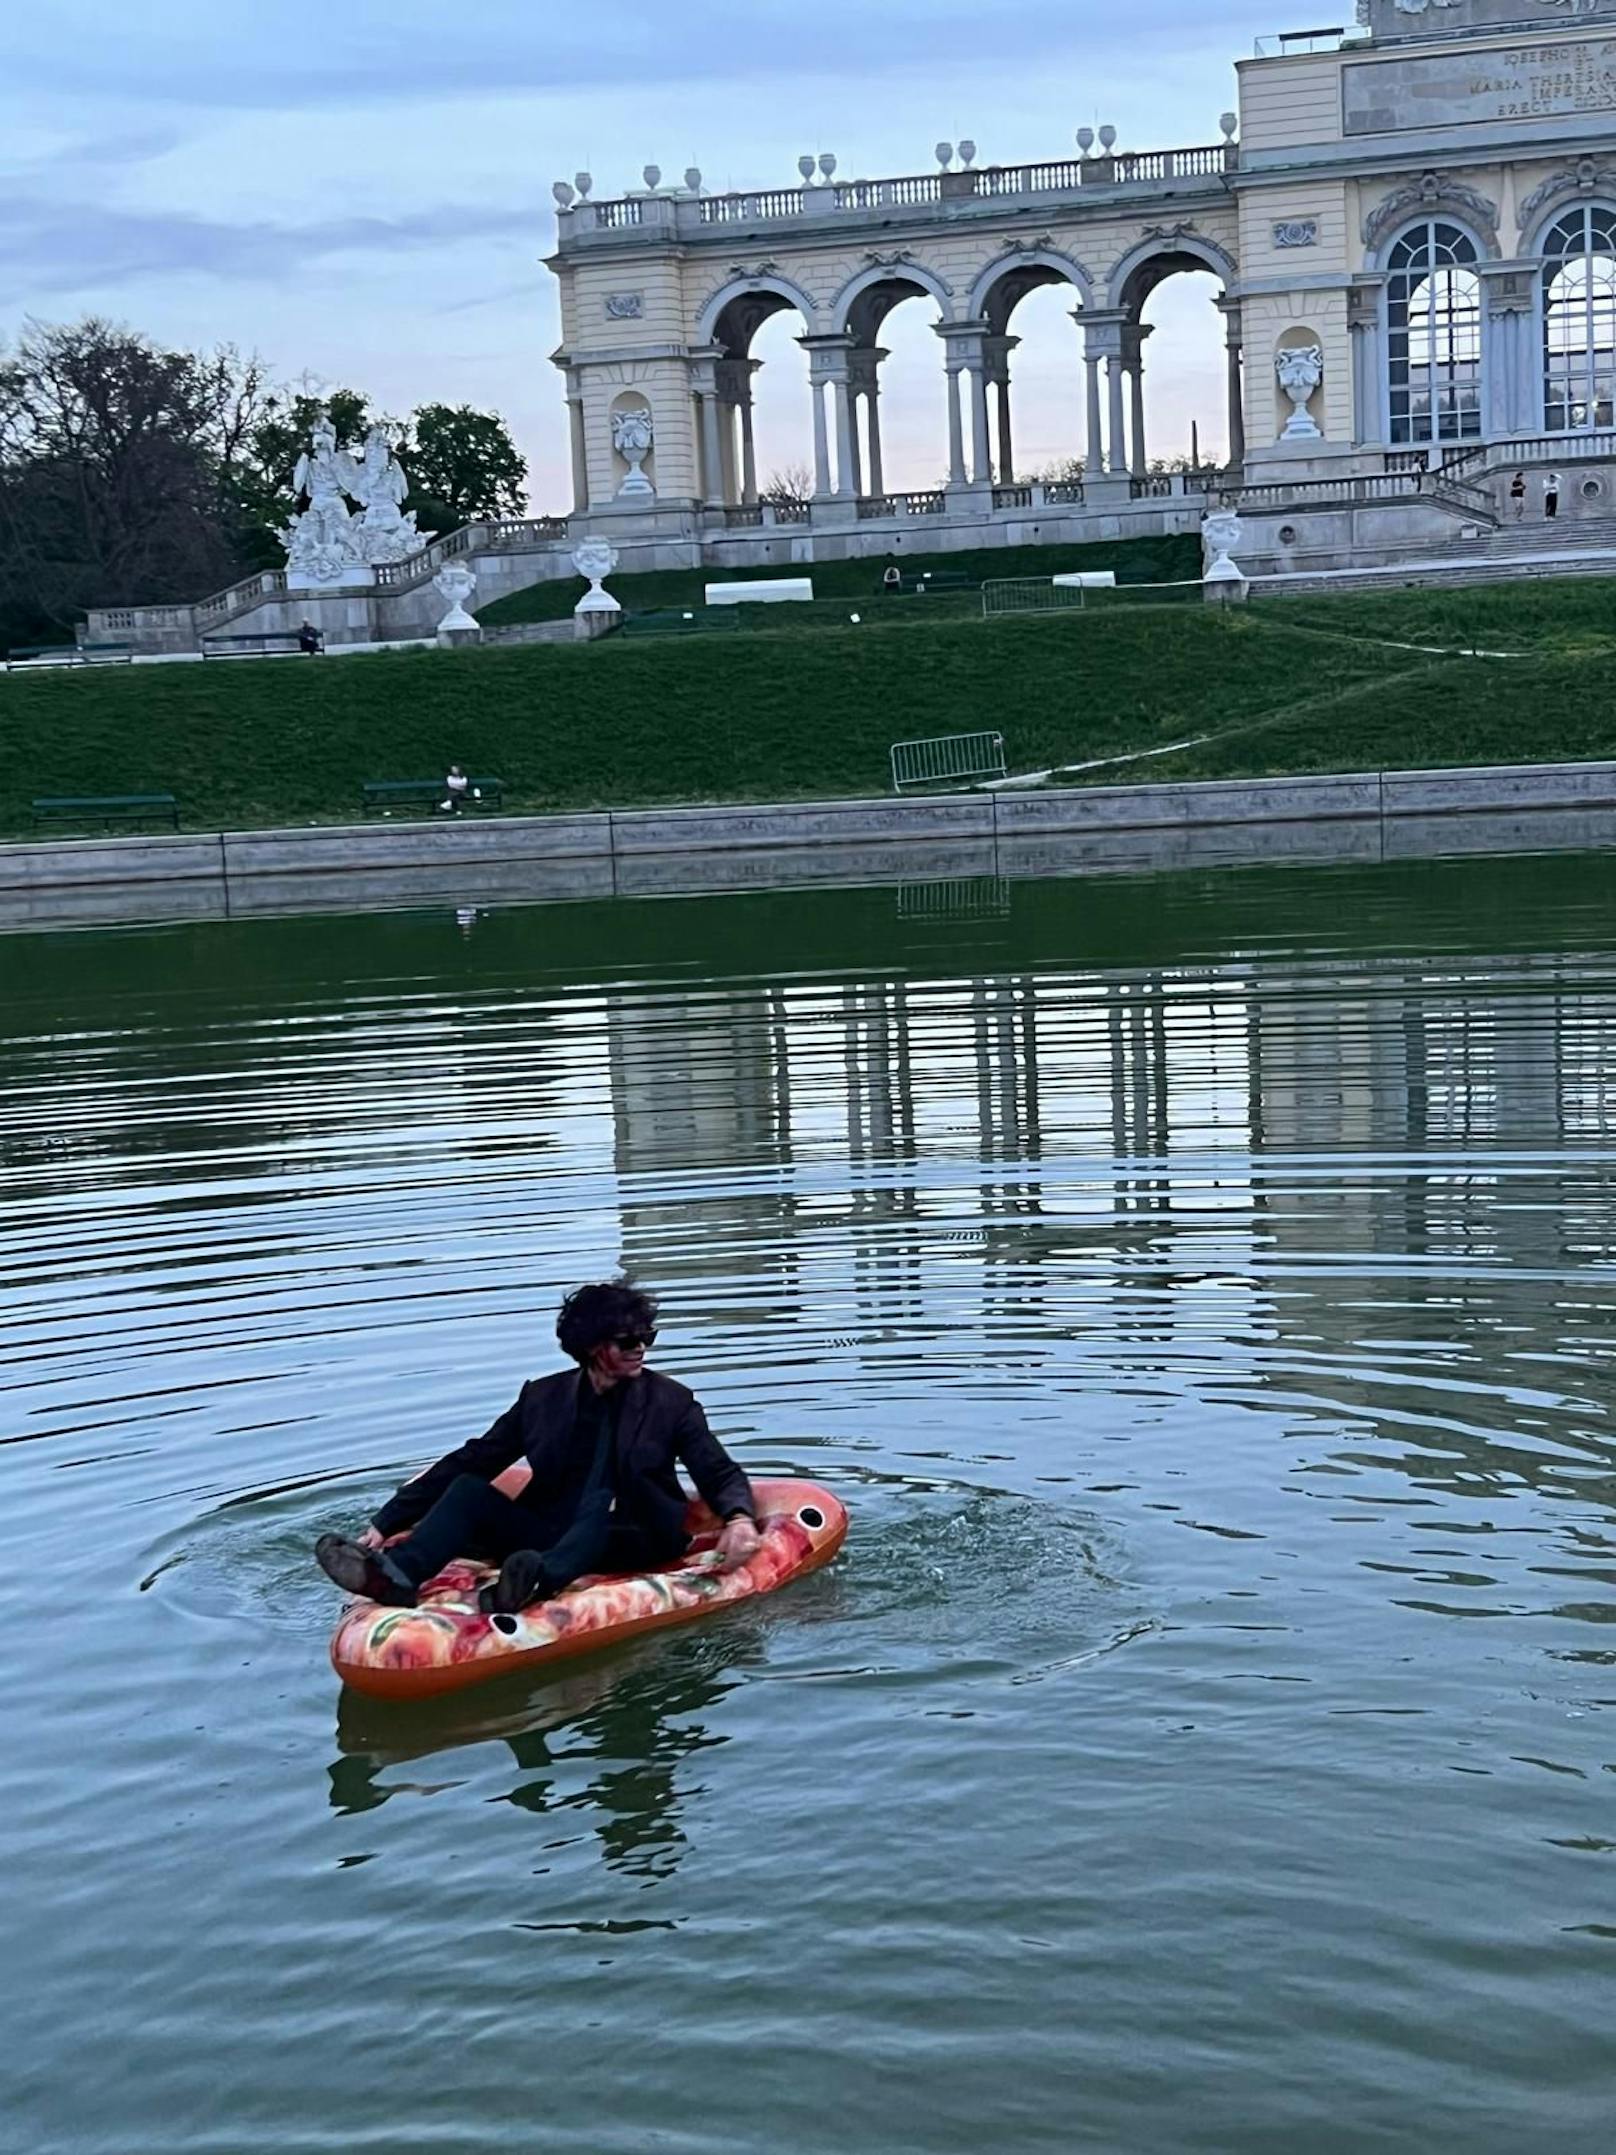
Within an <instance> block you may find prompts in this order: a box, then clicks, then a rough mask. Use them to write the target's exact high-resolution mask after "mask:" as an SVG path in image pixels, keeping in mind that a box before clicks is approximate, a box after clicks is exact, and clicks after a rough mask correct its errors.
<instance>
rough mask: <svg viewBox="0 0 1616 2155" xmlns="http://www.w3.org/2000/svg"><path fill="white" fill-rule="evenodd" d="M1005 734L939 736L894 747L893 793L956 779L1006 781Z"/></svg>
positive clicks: (942, 734)
mask: <svg viewBox="0 0 1616 2155" xmlns="http://www.w3.org/2000/svg"><path fill="white" fill-rule="evenodd" d="M1006 776H1008V770H1007V767H1006V764H1005V760H1004V735H1003V734H1002V733H939V734H934V735H933V736H932V737H931V738H930V739H928V740H924V741H894V742H893V744H892V790H893V792H894V793H901V792H902V791H903V789H904V787H905V786H936V785H942V784H944V783H946V782H947V781H948V780H950V779H954V778H1004V777H1006Z"/></svg>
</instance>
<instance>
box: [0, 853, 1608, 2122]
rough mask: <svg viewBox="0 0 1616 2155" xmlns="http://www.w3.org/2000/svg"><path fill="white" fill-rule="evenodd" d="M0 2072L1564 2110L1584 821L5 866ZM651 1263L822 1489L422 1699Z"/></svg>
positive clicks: (1351, 2113)
mask: <svg viewBox="0 0 1616 2155" xmlns="http://www.w3.org/2000/svg"><path fill="white" fill-rule="evenodd" d="M0 981H3V991H4V992H3V1016H0V1176H3V1187H4V1193H5V1204H4V1208H3V1212H0V1281H3V1295H0V1440H3V1442H0V1469H3V1472H4V1475H5V1489H6V1497H7V1502H6V1507H5V1519H6V1523H7V1541H6V1551H5V1564H4V1569H3V1572H0V1592H3V1594H4V1597H5V1623H4V1637H5V1640H6V1644H7V1649H8V1651H7V1656H6V1686H7V1698H6V1714H5V1727H6V1732H7V1738H8V1742H7V1763H8V1773H7V1796H6V1807H5V1845H6V1848H7V1862H6V1870H5V1879H6V1890H5V1894H4V1899H3V1904H0V1905H3V1907H4V1935H5V1940H6V1950H5V1953H4V1957H3V1961H0V1965H3V1967H4V1971H5V1982H6V1990H7V2004H6V2015H5V2024H6V2027H7V2032H8V2035H9V2038H10V2041H9V2046H8V2065H7V2069H6V2074H5V2077H4V2080H3V2081H0V2144H3V2145H4V2146H5V2147H7V2148H16V2149H18V2150H26V2151H28V2155H36V2151H38V2155H56V2151H63V2155H67V2151H71V2155H79V2151H95V2155H102V2151H105V2155H203V2151H206V2155H241V2151H245V2150H255V2149H266V2150H273V2151H276V2155H304V2151H308V2155H314V2151H319V2155H327V2151H331V2155H337V2151H341V2155H353V2151H363V2155H482V2151H484V2150H488V2151H494V2150H499V2151H502V2155H503V2151H505V2150H510V2149H518V2148H520V2149H542V2150H546V2151H549V2150H558V2151H573V2150H577V2151H580V2155H582V2151H585V2150H587V2151H590V2155H618V2151H621V2155H639V2151H642V2150H668V2151H677V2155H684V2151H690V2155H695V2151H698V2150H699V2151H703V2155H705V2151H707V2150H711V2149H716V2148H724V2149H733V2150H736V2151H745V2155H754V2151H755V2155H777V2151H793V2155H820V2151H825V2155H829V2151H833V2150H835V2151H842V2150H849V2149H852V2150H864V2149H877V2148H879V2149H883V2150H886V2149H892V2150H898V2151H904V2155H908V2151H913V2155H944V2151H953V2150H972V2151H975V2150H979V2149H981V2148H983V2147H984V2146H993V2147H997V2148H1001V2149H1008V2150H1016V2151H1021V2150H1044V2149H1048V2150H1071V2149H1082V2150H1099V2151H1105V2155H1112V2151H1121V2155H1133V2151H1148V2155H1156V2151H1162V2155H1178V2151H1189V2155H1200V2151H1213V2150H1216V2151H1238V2155H1267V2151H1270V2150H1272V2151H1275V2155H1278V2151H1281V2150H1284V2151H1286V2155H1291V2151H1295V2150H1306V2151H1308V2155H1335V2151H1349V2150H1350V2151H1358V2150H1381V2149H1396V2150H1402V2149H1408V2150H1420V2151H1429V2150H1433V2149H1435V2150H1448V2149H1452V2150H1456V2151H1457V2150H1463V2151H1465V2155H1491V2151H1495V2150H1496V2151H1499V2155H1505V2151H1509V2155H1514V2151H1518V2150H1520V2149H1523V2148H1535V2147H1540V2146H1543V2147H1553V2148H1554V2149H1555V2150H1557V2151H1561V2155H1582V2151H1589V2155H1592V2151H1594V2150H1600V2151H1603V2150H1605V2149H1607V2148H1608V2147H1609V2146H1610V2145H1611V2139H1612V2134H1611V2100H1610V2091H1611V2074H1612V2067H1613V2065H1616V2038H1613V2037H1612V2034H1611V2029H1610V2022H1611V2015H1610V2011H1609V2004H1610V1996H1611V1989H1610V1980H1611V1974H1612V1971H1613V1968H1616V1960H1613V1955H1616V1815H1613V1805H1616V1780H1613V1779H1612V1776H1613V1774H1616V1720H1613V1719H1610V1718H1607V1717H1608V1716H1611V1715H1612V1711H1613V1708H1616V1673H1613V1671H1612V1667H1611V1663H1612V1657H1613V1651H1616V1632H1613V1630H1612V1628H1611V1620H1612V1617H1613V1616H1616V1594H1613V1591H1612V1587H1613V1582H1616V1444H1613V1436H1616V1431H1613V1426H1612V1418H1611V1413H1610V1381H1609V1380H1610V1372H1611V1368H1612V1361H1613V1356H1616V1317H1613V1307H1612V1305H1613V1290H1616V1257H1613V1229H1616V1179H1613V1170H1616V1127H1613V1118H1616V1077H1613V1075H1612V1069H1613V1065H1612V1055H1611V1050H1612V1047H1613V1045H1616V856H1605V855H1582V856H1576V857H1570V858H1560V859H1553V858H1541V859H1525V860H1516V861H1509V860H1504V861H1499V860H1493V861H1489V862H1483V863H1433V864H1426V865H1423V866H1418V867H1404V868H1396V867H1384V868H1374V869H1365V868H1336V869H1330V868H1311V869H1296V870H1266V871H1260V872H1255V871H1254V872H1246V873H1223V874H1203V875H1197V876H1183V877H1177V878H1160V879H1156V880H1150V879H1138V880H1123V879H1112V880H1102V881H1088V882H1082V881H1073V882H1066V883H1044V884H1039V883H1026V884H1016V885H1012V886H998V885H995V884H992V883H984V884H982V885H972V886H965V885H962V886H958V887H956V888H953V889H939V890H937V891H932V892H926V891H915V890H906V891H903V892H894V891H847V892H816V893H812V894H808V895H793V896H777V897H766V898H764V897H758V898H726V899H716V900H701V901H684V902H676V901H669V902H664V903H662V904H653V903H642V904H628V903H624V904H620V905H618V906H616V907H605V906H601V907H588V906H573V907H559V906H557V907H549V908H532V909H526V910H522V909H513V910H509V911H504V912H498V913H494V914H488V915H477V916H473V915H471V914H467V915H466V916H465V917H464V918H462V919H460V920H457V919H456V918H455V916H454V914H453V913H452V911H442V912H436V913H415V914H397V915H391V916H386V917H379V918H363V917H359V918H355V917H344V918H340V919H330V920H317V921H315V920H310V921H283V922H260V923H249V924H236V925H219V926H207V927H192V928H180V929H162V930H132V931H125V932H121V933H94V934H92V933H85V934H81V935H76V936H75V935H63V934H52V935H38V936H31V937H16V938H12V939H11V940H9V941H7V942H4V943H0ZM620 1263H621V1264H626V1265H627V1266H629V1267H630V1268H631V1269H632V1270H633V1271H634V1272H635V1273H636V1274H637V1275H639V1276H640V1277H641V1278H643V1279H644V1280H645V1281H647V1282H648V1283H651V1284H652V1285H654V1286H655V1287H656V1288H657V1289H658V1290H659V1291H660V1292H661V1294H662V1296H663V1298H664V1320H663V1326H664V1328H663V1336H662V1339H661V1341H660V1342H659V1345H658V1349H657V1358H658V1360H659V1361H660V1363H661V1365H662V1366H663V1367H665V1368H667V1369H669V1370H671V1371H673V1372H675V1373H677V1374H678V1375H680V1376H682V1377H684V1378H685V1379H687V1380H688V1381H689V1382H691V1383H692V1384H694V1385H695V1387H696V1388H697V1390H698V1391H699V1392H700V1394H701V1396H702V1397H703V1399H704V1401H705V1402H706V1404H707V1407H708V1409H709V1412H710V1414H711V1416H712V1419H713V1421H714V1423H715V1425H716V1426H717V1427H718V1428H719V1430H720V1431H721V1432H722V1433H723V1434H724V1435H725V1436H726V1437H727V1438H728V1440H729V1441H730V1442H731V1443H732V1444H733V1446H734V1448H735V1449H736V1450H737V1452H738V1453H739V1454H740V1455H741V1457H742V1458H743V1459H744V1460H745V1461H746V1463H747V1464H748V1465H749V1466H751V1467H752V1468H753V1469H754V1470H758V1471H764V1472H767V1471H775V1470H780V1469H787V1468H789V1469H795V1470H799V1471H802V1472H805V1473H808V1474H811V1475H813V1476H815V1477H817V1478H820V1479H822V1480H824V1481H826V1482H828V1483H830V1484H832V1485H834V1486H835V1487H836V1488H837V1489H838V1490H839V1491H840V1492H841V1493H842V1494H843V1496H844V1497H845V1498H846V1500H847V1502H848V1504H849V1505H850V1507H851V1510H852V1518H853V1526H852V1532H851V1535H850V1539H849V1543H848V1547H847V1550H846V1552H845V1554H844V1556H843V1558H842V1559H841V1560H840V1562H839V1563H838V1564H837V1566H836V1567H835V1568H834V1569H833V1570H831V1571H829V1572H827V1573H825V1574H822V1575H820V1576H818V1577H816V1578H814V1579H811V1580H808V1581H805V1582H803V1583H802V1584H801V1585H800V1586H798V1587H796V1588H794V1589H791V1590H789V1591H788V1592H786V1593H783V1594H782V1595H780V1596H779V1597H777V1598H775V1599H773V1600H771V1601H769V1602H767V1603H765V1604H761V1605H756V1606H752V1607H748V1608H745V1609H742V1610H738V1611H735V1612H732V1613H731V1614H729V1615H726V1616H721V1617H719V1618H717V1619H715V1620H713V1621H712V1622H710V1623H708V1624H707V1625H706V1626H705V1627H702V1628H698V1629H694V1630H691V1631H688V1632H684V1633H679V1634H670V1635H666V1636H663V1637H661V1638H653V1639H651V1640H648V1641H642V1642H640V1643H639V1644H637V1645H636V1646H634V1647H633V1648H630V1649H628V1650H625V1651H622V1652H619V1653H618V1654H616V1655H607V1656H605V1657H601V1658H598V1659H596V1660H594V1661H592V1662H587V1663H581V1664H579V1665H577V1666H575V1667H573V1668H572V1669H571V1670H569V1671H568V1672H567V1673H566V1674H565V1675H564V1676H562V1677H561V1678H560V1679H559V1680H554V1681H551V1682H549V1683H538V1684H524V1683H523V1681H522V1680H521V1679H518V1680H517V1681H516V1683H515V1686H514V1688H513V1687H511V1686H509V1685H507V1686H500V1687H494V1688H490V1689H488V1690H487V1691H485V1692H483V1693H481V1694H473V1695H472V1697H471V1698H470V1699H469V1700H468V1701H467V1702H465V1703H463V1704H459V1705H456V1706H454V1707H453V1708H452V1709H450V1708H445V1707H439V1708H437V1709H436V1710H433V1711H430V1712H425V1711H421V1710H417V1711H414V1712H411V1711H408V1710H404V1709H400V1708H390V1707H380V1706H377V1705H375V1704H365V1703H363V1702H357V1701H353V1700H350V1699H345V1698H342V1697H339V1694H338V1689H337V1686H336V1683H335V1680H334V1678H333V1677H332V1674H331V1671H330V1669H329V1666H328V1665H327V1662H326V1659H325V1643H326V1638H327V1635H328V1632H329V1628H330V1625H331V1621H332V1618H333V1616H334V1613H335V1606H334V1604H335V1596H334V1594H333V1592H332V1590H331V1589H329V1588H328V1587H327V1585H326V1583H325V1582H324V1581H323V1580H322V1579H321V1577H320V1576H319V1575H318V1574H317V1573H316V1572H315V1571H314V1570H313V1568H312V1566H311V1564H310V1562H309V1560H308V1556H307V1551H308V1546H309V1544H310V1542H311V1541H312V1540H313V1538H314V1536H315V1534H316V1533H318V1532H319V1531H321V1530H322V1529H324V1528H326V1527H328V1526H334V1525H339V1524H344V1523H348V1522H353V1521H356V1520H358V1519H360V1518H362V1517H363V1516H365V1514H366V1513H367V1512H368V1510H369V1509H370V1508H371V1507H373V1506H374V1505H375V1503H376V1502H377V1501H378V1500H379V1499H380V1498H381V1497H382V1496H383V1495H384V1494H385V1493H386V1492H387V1491H388V1490H389V1489H390V1488H391V1487H392V1486H393V1484H394V1483H395V1482H396V1481H397V1480H398V1479H399V1478H400V1476H401V1475H402V1474H403V1473H404V1472H405V1471H406V1470H407V1469H408V1468H409V1467H410V1466H412V1465H413V1464H414V1463H416V1462H418V1461H420V1460H421V1459H423V1458H425V1457H428V1456H431V1455H433V1454H435V1453H436V1452H438V1451H440V1450H442V1449H444V1448H445V1447H446V1446H448V1445H449V1444H450V1443H452V1442H456V1441H458V1440H459V1439H460V1438H462V1437H463V1436H465V1435H466V1434H468V1433H469V1432H472V1431H475V1430H477V1429H480V1428H481V1427H483V1426H484V1425H485V1424H486V1423H487V1422H488V1421H489V1420H490V1419H491V1418H492V1416H493V1415H494V1413H495V1412H496V1411H498V1410H499V1409H500V1408H501V1407H503V1406H504V1405H505V1404H506V1403H507V1402H508V1400H509V1398H510V1397H511V1396H512V1395H513V1393H514V1391H515V1388H516V1385H517V1382H518V1380H519V1379H520V1378H521V1377H522V1376H523V1375H526V1374H530V1373H534V1372H537V1371H541V1370H543V1369H546V1368H548V1367H551V1366H553V1361H554V1356H553V1349H552V1346H551V1344H550V1341H549V1326H550V1320H551V1314H552V1312H553V1308H554V1305H555V1302H556V1300H557V1298H558V1296H559V1294H560V1293H561V1292H562V1291H563V1289H564V1288H565V1287H566V1286H568V1285H569V1284H571V1283H573V1282H575V1281H577V1280H579V1279H581V1278H584V1277H588V1276H590V1275H594V1274H598V1273H601V1272H602V1271H605V1270H608V1269H610V1268H612V1267H614V1266H616V1265H618V1264H620Z"/></svg>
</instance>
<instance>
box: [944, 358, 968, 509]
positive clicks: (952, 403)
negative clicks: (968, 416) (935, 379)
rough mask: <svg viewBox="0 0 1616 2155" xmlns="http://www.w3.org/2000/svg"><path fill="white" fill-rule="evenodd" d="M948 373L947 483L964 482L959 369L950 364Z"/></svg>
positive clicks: (956, 483)
mask: <svg viewBox="0 0 1616 2155" xmlns="http://www.w3.org/2000/svg"><path fill="white" fill-rule="evenodd" d="M946 371H947V375H948V483H949V485H950V486H963V485H964V484H965V427H964V424H963V421H962V419H961V415H960V381H959V378H960V369H959V368H958V367H955V366H950V367H949V368H948V369H947V370H946Z"/></svg>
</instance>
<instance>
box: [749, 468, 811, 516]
mask: <svg viewBox="0 0 1616 2155" xmlns="http://www.w3.org/2000/svg"><path fill="white" fill-rule="evenodd" d="M813 493H814V475H813V473H812V472H811V471H810V470H809V468H808V466H807V465H806V464H782V465H781V466H780V469H779V470H778V471H771V472H770V474H769V477H768V481H767V484H766V485H765V486H764V488H763V491H762V493H761V495H760V496H759V499H760V500H762V501H767V502H772V503H773V505H774V507H775V508H777V509H795V508H799V507H801V505H802V504H803V503H804V502H808V501H811V500H812V499H813Z"/></svg>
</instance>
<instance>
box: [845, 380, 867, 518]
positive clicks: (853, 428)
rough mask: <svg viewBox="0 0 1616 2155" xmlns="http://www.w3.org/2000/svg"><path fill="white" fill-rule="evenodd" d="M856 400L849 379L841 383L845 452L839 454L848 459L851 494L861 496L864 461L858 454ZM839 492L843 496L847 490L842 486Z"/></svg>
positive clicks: (856, 392)
mask: <svg viewBox="0 0 1616 2155" xmlns="http://www.w3.org/2000/svg"><path fill="white" fill-rule="evenodd" d="M858 400H859V392H858V390H857V389H856V388H855V387H854V385H853V382H852V380H851V378H849V379H848V380H847V381H845V382H843V384H842V387H841V402H840V405H839V412H840V416H841V420H842V423H843V432H844V435H845V439H846V442H847V447H846V450H845V451H843V452H840V453H842V454H845V455H846V457H847V459H848V464H849V469H850V470H851V473H852V479H853V485H852V492H853V493H855V494H862V493H863V492H864V459H863V457H862V456H861V455H860V453H859V423H858ZM840 491H841V492H842V493H844V494H845V493H847V492H848V489H847V487H845V486H844V487H842V488H841V489H840Z"/></svg>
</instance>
